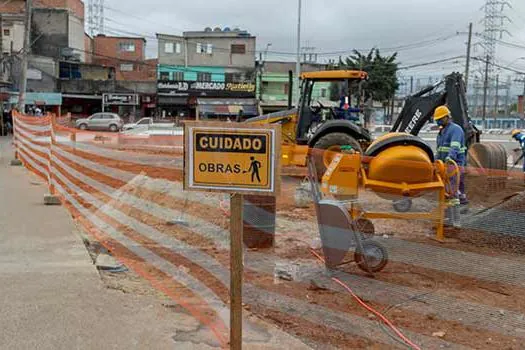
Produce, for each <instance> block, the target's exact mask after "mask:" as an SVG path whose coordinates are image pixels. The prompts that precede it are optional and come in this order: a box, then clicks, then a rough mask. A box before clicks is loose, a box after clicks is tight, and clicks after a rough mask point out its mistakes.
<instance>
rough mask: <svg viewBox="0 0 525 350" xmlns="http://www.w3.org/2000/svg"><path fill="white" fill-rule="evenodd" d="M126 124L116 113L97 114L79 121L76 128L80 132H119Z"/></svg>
mask: <svg viewBox="0 0 525 350" xmlns="http://www.w3.org/2000/svg"><path fill="white" fill-rule="evenodd" d="M123 125H124V122H123V121H122V119H120V117H119V116H118V114H115V113H95V114H93V115H92V116H91V117H89V118H87V119H78V120H77V121H76V122H75V126H76V127H77V128H78V129H80V130H100V131H111V132H117V131H119V130H121V129H122V126H123Z"/></svg>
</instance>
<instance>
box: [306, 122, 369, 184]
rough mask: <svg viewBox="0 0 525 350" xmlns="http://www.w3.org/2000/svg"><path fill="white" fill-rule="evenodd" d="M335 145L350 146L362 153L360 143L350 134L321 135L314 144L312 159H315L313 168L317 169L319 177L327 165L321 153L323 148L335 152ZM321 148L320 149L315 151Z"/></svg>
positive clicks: (321, 176)
mask: <svg viewBox="0 0 525 350" xmlns="http://www.w3.org/2000/svg"><path fill="white" fill-rule="evenodd" d="M337 146H352V148H353V149H354V150H355V151H356V152H359V153H363V150H362V149H361V145H360V144H359V142H357V140H356V139H354V138H353V137H352V136H350V135H348V134H345V133H342V132H334V133H331V134H327V135H325V136H323V137H321V138H320V139H319V140H318V141H317V142H316V143H315V145H314V153H313V156H314V159H315V169H316V170H317V177H318V178H319V179H322V178H323V175H324V173H325V172H326V168H327V165H328V164H327V165H325V162H324V157H323V154H324V152H322V151H324V150H328V149H331V150H332V151H335V152H337ZM315 150H321V151H317V152H316V151H315Z"/></svg>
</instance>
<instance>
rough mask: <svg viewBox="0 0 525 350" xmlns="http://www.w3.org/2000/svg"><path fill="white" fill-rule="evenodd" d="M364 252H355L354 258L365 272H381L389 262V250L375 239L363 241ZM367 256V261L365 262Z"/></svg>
mask: <svg viewBox="0 0 525 350" xmlns="http://www.w3.org/2000/svg"><path fill="white" fill-rule="evenodd" d="M362 245H363V252H357V251H356V252H355V253H354V259H355V262H356V263H357V267H359V269H361V270H362V271H364V272H368V273H374V272H379V271H381V270H383V269H384V268H385V266H386V265H387V264H388V251H387V250H386V248H385V247H384V246H382V245H381V244H379V243H378V242H375V241H368V240H367V241H363V242H362ZM365 256H366V261H367V262H368V264H367V263H366V262H365Z"/></svg>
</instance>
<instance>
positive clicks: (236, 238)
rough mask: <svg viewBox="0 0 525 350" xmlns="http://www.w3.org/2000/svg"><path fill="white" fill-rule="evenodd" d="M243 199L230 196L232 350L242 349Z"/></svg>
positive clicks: (237, 196) (239, 196)
mask: <svg viewBox="0 0 525 350" xmlns="http://www.w3.org/2000/svg"><path fill="white" fill-rule="evenodd" d="M243 201H244V198H243V196H242V195H241V194H232V195H231V197H230V209H231V216H230V270H231V277H230V348H231V349H233V350H240V349H242V279H243V261H242V260H243V259H242V254H243V241H242V229H243V227H242V221H243V217H242V216H243Z"/></svg>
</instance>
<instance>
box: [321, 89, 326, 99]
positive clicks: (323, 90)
mask: <svg viewBox="0 0 525 350" xmlns="http://www.w3.org/2000/svg"><path fill="white" fill-rule="evenodd" d="M321 97H326V89H325V88H322V89H321Z"/></svg>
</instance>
